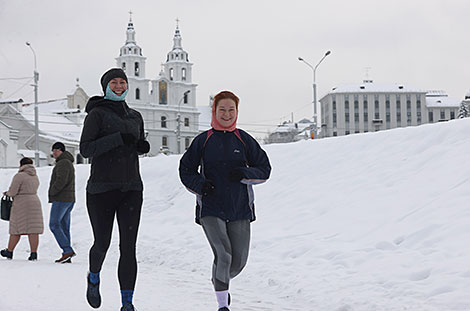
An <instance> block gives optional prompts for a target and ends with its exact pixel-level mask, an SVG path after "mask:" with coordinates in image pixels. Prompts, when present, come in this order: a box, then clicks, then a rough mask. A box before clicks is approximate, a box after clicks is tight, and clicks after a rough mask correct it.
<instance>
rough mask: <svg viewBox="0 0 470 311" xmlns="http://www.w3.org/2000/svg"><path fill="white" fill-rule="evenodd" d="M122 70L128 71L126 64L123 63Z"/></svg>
mask: <svg viewBox="0 0 470 311" xmlns="http://www.w3.org/2000/svg"><path fill="white" fill-rule="evenodd" d="M122 70H124V71H126V63H124V62H123V63H122Z"/></svg>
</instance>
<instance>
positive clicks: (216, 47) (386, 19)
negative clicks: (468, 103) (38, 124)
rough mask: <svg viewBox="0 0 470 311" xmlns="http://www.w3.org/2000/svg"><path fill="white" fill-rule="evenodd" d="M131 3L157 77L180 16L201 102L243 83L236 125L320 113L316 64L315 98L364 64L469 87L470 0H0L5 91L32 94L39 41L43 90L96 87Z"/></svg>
mask: <svg viewBox="0 0 470 311" xmlns="http://www.w3.org/2000/svg"><path fill="white" fill-rule="evenodd" d="M129 10H132V12H133V13H134V14H133V22H134V26H135V30H136V39H137V44H138V45H140V46H141V47H142V49H143V54H144V56H146V57H147V65H146V66H147V67H146V71H147V78H151V79H155V78H156V77H157V75H158V73H159V71H160V64H161V63H162V62H164V61H165V60H166V54H167V53H168V52H169V51H170V50H171V48H172V44H173V41H172V39H173V35H174V30H175V26H176V22H175V19H176V18H179V19H180V30H181V35H182V38H183V41H182V43H183V48H184V49H185V50H186V51H187V52H188V53H189V59H190V61H191V62H193V63H194V66H193V82H195V83H197V84H198V85H199V86H198V87H197V105H199V106H200V105H207V104H208V101H209V95H210V94H215V93H217V92H218V91H220V90H224V89H228V90H232V91H234V92H235V93H236V94H238V95H239V97H240V98H241V103H240V107H239V108H240V115H239V127H241V128H247V129H250V130H252V131H253V130H255V129H256V130H257V131H258V132H256V133H254V134H256V135H257V136H259V137H261V136H263V131H267V129H268V128H269V127H270V128H271V129H272V128H273V127H274V126H275V125H276V124H278V123H279V122H282V121H285V120H289V119H290V117H291V113H292V112H293V113H294V119H295V120H296V121H298V120H300V119H301V118H303V117H307V118H310V117H311V115H312V105H311V102H312V81H313V79H312V70H311V69H310V68H309V67H307V66H306V65H305V64H303V63H301V62H299V61H298V60H297V58H298V57H299V56H302V57H303V58H305V59H306V60H307V61H309V62H310V63H312V64H313V65H315V64H316V63H317V62H318V61H319V60H320V59H321V57H322V56H323V55H324V53H325V52H326V51H327V50H331V55H329V56H328V57H327V58H326V59H325V60H324V62H323V63H322V64H321V65H320V67H319V68H318V69H317V84H318V95H319V96H318V98H320V97H321V96H323V95H325V94H326V93H327V92H328V91H329V90H331V88H333V87H335V86H337V85H339V84H343V83H360V82H361V81H362V80H363V79H364V78H365V76H366V68H370V69H368V71H369V78H370V79H373V80H374V82H377V83H402V84H406V85H409V86H412V87H415V88H418V89H426V90H427V89H439V90H445V91H446V92H447V93H448V94H449V96H451V97H454V98H456V99H458V100H460V99H463V97H464V96H465V94H466V93H467V92H469V91H470V40H469V37H470V1H469V0H394V1H381V0H355V1H352V0H343V1H316V0H298V1H297V0H290V1H275V0H270V1H257V0H238V1H225V0H178V1H155V0H146V1H144V0H134V1H123V0H115V1H97V0H80V1H66V0H42V1H37V0H0V91H3V93H4V94H3V98H4V99H5V98H10V97H13V98H23V99H24V100H25V101H33V98H34V97H33V89H32V87H31V86H29V85H26V86H25V87H23V88H21V87H22V85H23V84H24V83H25V82H27V81H28V80H15V81H11V80H4V79H5V78H21V77H29V76H32V71H33V66H34V63H33V55H32V53H31V50H30V49H29V48H28V47H27V46H26V45H25V41H29V42H31V44H32V46H33V47H34V49H35V51H36V54H37V66H38V71H39V73H40V82H39V99H40V100H48V99H54V98H63V97H65V96H66V95H67V94H70V92H71V91H72V90H73V89H74V86H75V84H76V82H75V79H76V78H77V77H78V78H80V85H81V86H82V87H83V88H84V89H85V91H86V92H87V93H88V95H96V94H99V93H100V91H101V88H100V85H99V78H100V77H101V75H102V73H103V72H104V71H106V70H107V69H108V68H110V67H114V66H116V62H115V58H116V57H117V56H118V55H119V48H120V47H121V46H122V45H123V44H124V42H125V39H126V28H127V22H128V20H129V13H128V12H129Z"/></svg>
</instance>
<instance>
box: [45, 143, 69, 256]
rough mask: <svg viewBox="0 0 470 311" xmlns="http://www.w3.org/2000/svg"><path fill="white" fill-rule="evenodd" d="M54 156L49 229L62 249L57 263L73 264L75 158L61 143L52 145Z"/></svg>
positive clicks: (50, 187)
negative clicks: (71, 219)
mask: <svg viewBox="0 0 470 311" xmlns="http://www.w3.org/2000/svg"><path fill="white" fill-rule="evenodd" d="M52 156H53V157H54V159H55V166H54V169H53V170H52V176H51V181H50V184H49V203H52V206H51V215H50V217H49V229H51V231H52V233H53V234H54V237H55V239H56V241H57V243H58V244H59V246H60V248H61V249H62V257H60V258H59V259H57V260H56V261H55V262H57V263H71V262H72V257H73V256H75V251H74V250H73V248H72V242H71V238H70V214H71V213H72V209H73V206H74V204H75V168H74V167H73V161H74V158H73V155H72V154H71V153H70V152H68V151H67V150H65V145H64V144H63V143H61V142H56V143H55V144H53V145H52Z"/></svg>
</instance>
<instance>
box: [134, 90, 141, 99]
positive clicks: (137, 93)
mask: <svg viewBox="0 0 470 311" xmlns="http://www.w3.org/2000/svg"><path fill="white" fill-rule="evenodd" d="M135 99H140V89H139V88H137V89H135Z"/></svg>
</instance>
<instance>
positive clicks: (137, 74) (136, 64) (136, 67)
mask: <svg viewBox="0 0 470 311" xmlns="http://www.w3.org/2000/svg"><path fill="white" fill-rule="evenodd" d="M134 68H135V76H136V77H138V76H139V72H140V68H139V63H138V62H135V67H134Z"/></svg>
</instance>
